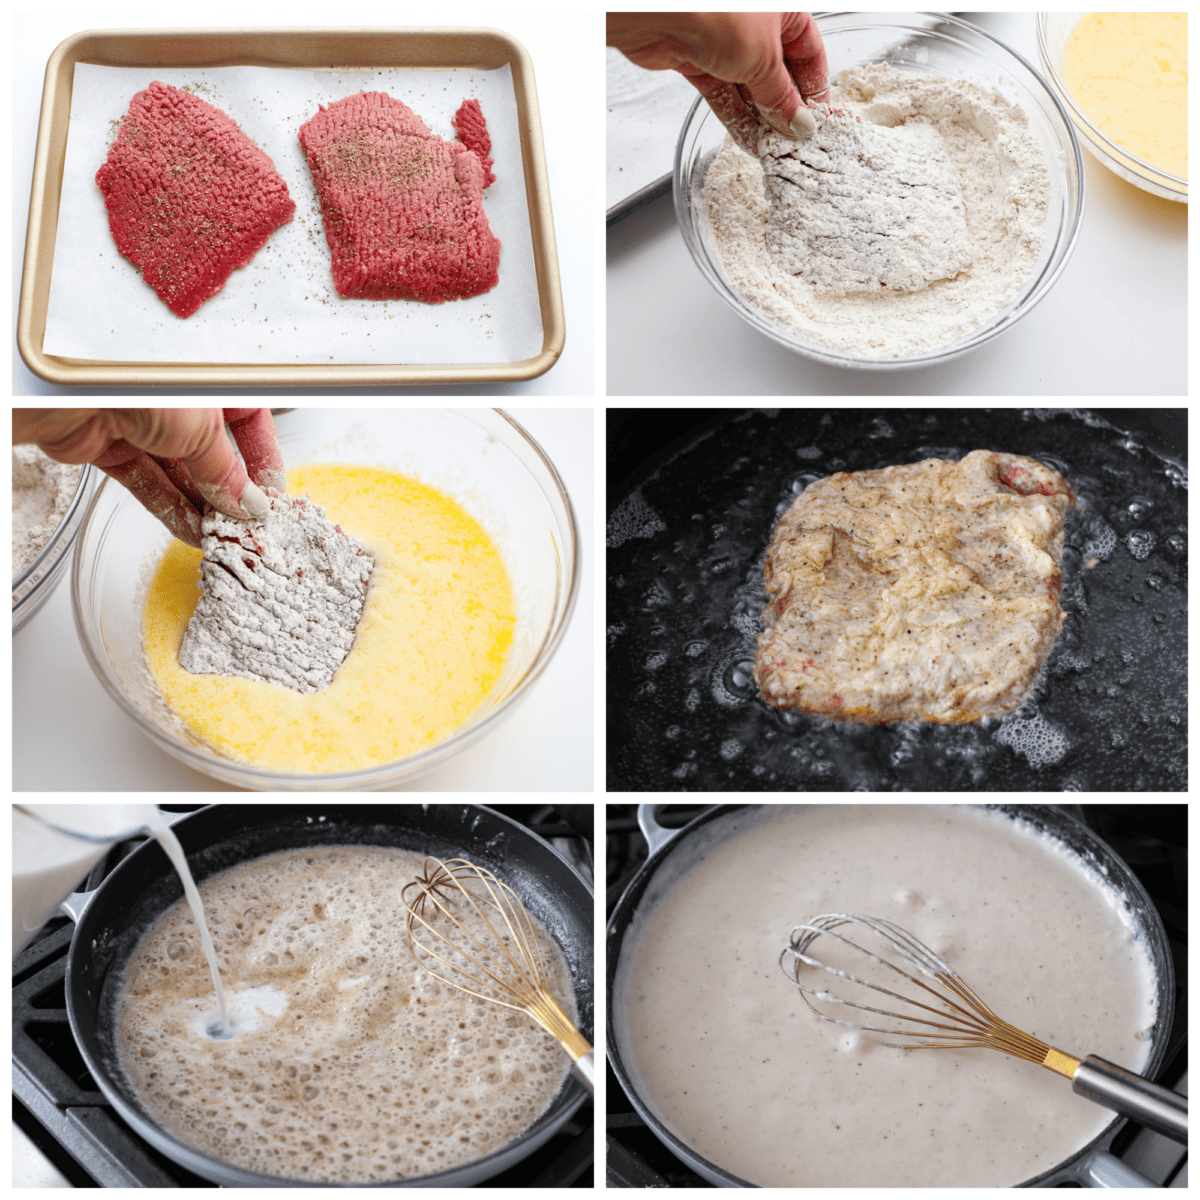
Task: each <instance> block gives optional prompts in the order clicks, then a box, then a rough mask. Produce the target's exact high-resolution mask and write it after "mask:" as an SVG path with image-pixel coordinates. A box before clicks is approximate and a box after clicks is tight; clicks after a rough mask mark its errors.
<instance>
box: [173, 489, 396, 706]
mask: <svg viewBox="0 0 1200 1200" xmlns="http://www.w3.org/2000/svg"><path fill="white" fill-rule="evenodd" d="M268 499H269V500H270V502H271V511H270V513H269V514H268V515H267V516H266V517H265V518H263V520H261V521H236V520H234V519H233V518H232V517H227V516H225V515H224V514H223V513H218V512H211V513H209V514H207V515H206V516H205V518H204V522H203V524H202V526H201V532H202V534H203V536H202V538H201V546H202V548H203V550H204V558H203V559H202V560H201V563H200V589H201V592H202V593H203V594H202V595H201V597H200V601H199V603H198V604H197V605H196V611H195V612H194V613H193V614H192V619H191V620H190V621H189V622H188V627H187V630H186V631H185V632H184V635H183V644H182V645H181V646H180V648H179V665H180V666H181V667H183V669H184V670H185V671H190V672H191V673H192V674H193V675H241V676H243V677H244V678H246V679H259V680H262V681H263V682H264V683H281V684H283V686H284V687H289V688H291V689H292V691H294V692H320V691H324V689H325V688H327V687H328V686H329V685H330V683H332V682H333V676H334V672H335V671H336V670H337V669H338V667H340V666H341V665H342V663H343V662H344V661H345V660H346V655H347V654H349V653H350V649H351V647H352V646H353V645H354V633H355V630H357V628H358V622H359V619H360V618H361V617H362V614H363V604H364V601H365V600H366V596H367V583H368V581H369V579H370V577H371V569H372V568H373V567H374V565H375V560H374V559H373V558H372V557H371V555H370V553H369V552H368V550H367V548H366V547H365V546H364V545H363V544H362V542H360V541H358V540H357V539H356V538H352V537H350V535H349V534H347V533H345V532H344V531H343V529H342V527H341V526H340V525H335V524H334V523H333V522H332V521H330V519H329V518H328V517H327V516H326V515H325V510H324V509H323V508H322V507H321V506H320V505H319V504H313V503H311V502H310V501H309V500H307V499H305V498H303V497H294V496H286V495H283V494H281V493H279V492H276V491H274V490H272V491H270V492H269V494H268Z"/></svg>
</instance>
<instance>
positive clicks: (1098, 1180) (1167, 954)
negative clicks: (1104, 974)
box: [605, 804, 1175, 1187]
mask: <svg viewBox="0 0 1200 1200" xmlns="http://www.w3.org/2000/svg"><path fill="white" fill-rule="evenodd" d="M657 807H658V806H657V805H643V806H642V808H641V810H640V811H639V820H640V821H641V823H642V829H643V832H644V833H645V835H646V839H647V841H648V842H649V844H650V857H649V858H648V859H647V860H646V862H645V863H644V864H643V866H642V868H641V870H640V871H638V873H637V874H636V875H635V876H634V877H633V879H632V880H631V881H630V883H629V886H628V887H627V888H626V889H625V892H624V894H623V895H622V897H621V899H620V901H619V902H618V903H617V906H616V908H615V909H614V910H613V914H612V917H611V918H610V919H609V922H608V931H607V935H606V945H605V949H606V959H607V981H608V1046H607V1054H608V1061H609V1063H610V1064H611V1066H612V1068H613V1071H614V1072H615V1073H616V1075H617V1078H618V1079H619V1080H620V1082H621V1086H622V1087H623V1088H624V1089H625V1093H626V1095H627V1096H628V1097H629V1099H630V1102H631V1103H632V1104H633V1106H634V1108H636V1109H637V1111H638V1113H639V1114H640V1115H641V1117H642V1119H643V1120H644V1121H645V1122H646V1124H647V1125H648V1126H649V1127H650V1129H651V1130H652V1131H653V1132H654V1134H655V1136H656V1137H658V1138H659V1140H660V1141H662V1142H663V1144H664V1145H665V1146H666V1147H667V1148H668V1149H669V1150H670V1151H671V1152H672V1153H673V1154H674V1155H675V1156H676V1157H677V1158H679V1159H681V1160H682V1161H683V1162H685V1163H687V1164H688V1166H690V1167H691V1168H692V1169H693V1170H694V1171H696V1173H697V1174H699V1175H701V1176H703V1177H704V1178H705V1179H707V1180H708V1181H709V1182H710V1183H712V1184H714V1185H715V1186H717V1187H754V1186H755V1185H754V1184H752V1183H748V1182H746V1180H744V1179H740V1178H738V1176H736V1175H731V1174H730V1173H729V1172H728V1171H725V1170H723V1169H722V1168H721V1167H720V1166H719V1165H718V1164H716V1163H712V1162H709V1160H708V1159H706V1158H703V1157H701V1155H699V1154H698V1153H696V1151H694V1150H692V1149H691V1148H690V1147H689V1146H688V1145H687V1144H686V1143H685V1142H683V1141H681V1140H680V1138H679V1137H677V1136H676V1135H675V1134H674V1133H673V1132H672V1131H671V1130H670V1129H668V1128H667V1127H666V1125H664V1124H663V1123H662V1122H661V1121H660V1120H659V1119H658V1117H657V1116H655V1114H654V1112H653V1110H652V1108H651V1107H650V1102H651V1100H652V1098H650V1097H645V1096H642V1095H641V1094H640V1093H639V1092H638V1090H637V1086H636V1085H635V1083H634V1081H633V1078H632V1076H631V1074H630V1071H629V1068H628V1066H627V1065H626V1063H625V1060H624V1058H623V1055H622V1050H621V1030H622V1022H621V997H622V994H623V988H625V987H628V986H631V985H630V984H627V983H626V982H625V981H624V980H623V979H622V980H618V978H617V975H618V969H619V966H620V959H621V951H622V946H623V943H624V940H625V937H626V935H628V934H629V933H630V926H631V925H632V924H633V922H634V918H635V915H636V913H637V908H638V905H639V904H641V903H643V901H644V899H645V897H646V894H647V892H648V891H650V889H651V885H652V884H654V883H655V880H656V877H657V876H658V875H659V873H660V872H661V871H663V869H664V867H666V868H667V869H668V870H670V871H672V872H675V871H677V870H683V869H686V868H687V866H688V865H690V864H691V863H692V862H694V861H696V859H697V857H699V856H702V854H703V850H704V844H705V843H706V841H707V840H708V839H707V836H706V835H707V834H708V833H709V830H708V826H710V825H711V824H712V822H714V821H717V820H720V819H722V818H726V817H730V818H732V817H734V815H735V814H737V813H738V812H743V811H745V810H746V807H747V806H745V805H729V804H726V805H718V806H716V807H714V808H711V809H709V810H708V811H707V812H705V813H702V814H701V815H700V816H698V817H697V818H696V819H695V820H694V821H692V822H691V823H690V824H689V825H687V826H685V827H684V828H683V829H682V830H679V831H674V830H668V829H666V828H665V827H663V826H661V825H659V824H658V822H657V821H656V820H655V817H654V810H655V809H656V808H657ZM987 807H989V808H997V809H999V810H1000V811H1002V812H1004V813H1006V814H1009V815H1011V816H1013V817H1018V818H1020V819H1021V820H1022V821H1026V822H1028V823H1029V824H1031V825H1032V826H1033V827H1034V828H1035V829H1037V830H1039V831H1042V832H1045V833H1047V834H1049V835H1051V836H1052V837H1054V838H1056V839H1058V840H1059V841H1061V842H1063V843H1064V844H1066V845H1067V846H1068V847H1070V849H1071V850H1073V851H1074V852H1075V853H1076V854H1077V855H1078V856H1079V857H1080V858H1082V860H1083V861H1084V862H1085V863H1086V864H1087V865H1088V866H1089V868H1091V869H1092V870H1093V871H1094V872H1096V873H1102V874H1103V876H1104V878H1105V879H1106V880H1107V882H1108V884H1109V886H1111V887H1112V888H1113V889H1114V890H1115V891H1117V892H1118V893H1119V895H1120V896H1121V898H1122V899H1123V900H1124V902H1125V905H1126V907H1127V908H1128V910H1129V912H1130V913H1131V914H1132V916H1133V919H1134V924H1135V928H1136V931H1137V934H1138V936H1139V937H1140V938H1141V939H1142V941H1143V944H1144V945H1145V946H1146V947H1147V949H1148V951H1149V953H1150V955H1151V958H1152V961H1153V965H1154V974H1155V981H1156V984H1157V988H1158V991H1157V1002H1158V1020H1157V1021H1156V1022H1155V1025H1154V1029H1153V1031H1152V1034H1151V1037H1152V1041H1151V1046H1150V1054H1149V1057H1148V1059H1147V1061H1146V1065H1145V1067H1144V1068H1143V1069H1142V1072H1141V1073H1142V1074H1143V1075H1144V1076H1145V1077H1146V1078H1147V1079H1154V1078H1156V1076H1157V1074H1158V1071H1159V1068H1160V1067H1161V1066H1162V1064H1163V1059H1164V1057H1165V1055H1166V1053H1167V1043H1168V1039H1169V1036H1170V1032H1171V1021H1172V1019H1173V1017H1174V1012H1175V968H1174V965H1173V963H1172V959H1171V949H1170V944H1169V942H1168V940H1167V935H1166V930H1165V929H1164V928H1163V924H1162V920H1161V919H1160V917H1159V915H1158V911H1157V910H1156V909H1155V907H1154V904H1153V902H1152V901H1151V899H1150V897H1149V896H1148V895H1147V894H1146V890H1145V888H1143V887H1142V884H1141V881H1140V880H1139V879H1138V878H1137V876H1136V875H1134V874H1133V872H1132V871H1131V870H1130V869H1129V867H1128V866H1127V865H1126V864H1125V863H1124V861H1123V860H1122V859H1121V858H1120V857H1119V856H1118V855H1117V854H1115V853H1114V852H1113V850H1112V849H1111V848H1110V847H1109V846H1108V844H1107V843H1106V842H1104V841H1103V840H1101V839H1100V838H1099V837H1098V836H1097V835H1096V834H1094V833H1093V832H1092V831H1091V830H1090V829H1089V828H1088V827H1087V826H1086V825H1084V824H1083V823H1082V822H1081V821H1078V820H1076V819H1075V817H1073V816H1071V815H1070V814H1069V813H1067V812H1064V811H1063V810H1062V809H1061V808H1058V807H1055V806H1052V805H1030V804H1000V805H988V806H987ZM731 831H732V829H730V830H729V832H731ZM670 878H671V876H668V880H669V879H670ZM667 886H668V887H669V886H670V884H669V882H668V884H667ZM801 915H803V914H801ZM799 919H801V918H800V917H799V916H798V917H797V920H799ZM784 932H785V934H786V931H784ZM773 966H774V965H773V964H771V967H772V969H773ZM676 1017H677V1014H671V1013H664V1014H663V1020H664V1022H669V1021H672V1020H675V1019H676ZM1064 1087H1065V1081H1064ZM1077 1102H1078V1103H1080V1104H1084V1103H1087V1101H1084V1100H1079V1101H1077ZM720 1103H721V1098H720V1096H718V1095H715V1094H714V1096H713V1104H714V1105H719V1104H720ZM1125 1123H1126V1121H1125V1118H1124V1117H1114V1119H1113V1120H1112V1122H1110V1124H1109V1125H1108V1126H1107V1127H1106V1128H1105V1129H1104V1130H1103V1131H1102V1132H1101V1133H1100V1134H1099V1135H1098V1136H1097V1137H1096V1138H1094V1139H1093V1140H1092V1141H1091V1142H1089V1143H1088V1144H1087V1145H1086V1146H1084V1147H1082V1148H1081V1149H1079V1150H1078V1151H1076V1152H1075V1153H1074V1154H1073V1155H1071V1156H1070V1157H1069V1158H1067V1159H1066V1160H1064V1161H1063V1162H1061V1163H1059V1164H1058V1165H1057V1166H1055V1167H1053V1168H1052V1169H1051V1170H1049V1171H1047V1172H1044V1173H1043V1174H1041V1175H1039V1176H1037V1177H1035V1178H1033V1179H1028V1180H1026V1181H1025V1182H1024V1183H1022V1184H1020V1185H1019V1186H1021V1187H1053V1186H1055V1185H1056V1184H1059V1183H1064V1182H1068V1181H1069V1182H1071V1183H1074V1184H1076V1185H1083V1186H1091V1187H1137V1186H1143V1187H1148V1186H1152V1185H1151V1184H1150V1183H1149V1182H1148V1181H1146V1180H1144V1179H1142V1178H1141V1176H1138V1175H1137V1174H1136V1173H1135V1172H1132V1171H1130V1170H1129V1168H1128V1167H1126V1166H1125V1165H1124V1164H1123V1163H1122V1162H1121V1161H1120V1159H1117V1158H1114V1157H1113V1156H1112V1155H1110V1154H1109V1153H1108V1149H1109V1147H1110V1146H1111V1145H1112V1142H1113V1139H1114V1138H1115V1137H1116V1136H1117V1134H1118V1133H1119V1132H1120V1131H1121V1129H1122V1127H1123V1126H1124V1125H1125Z"/></svg>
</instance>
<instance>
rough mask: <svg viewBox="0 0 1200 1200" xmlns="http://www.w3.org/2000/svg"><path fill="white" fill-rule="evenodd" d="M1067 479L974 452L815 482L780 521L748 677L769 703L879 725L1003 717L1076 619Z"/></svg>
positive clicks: (1014, 459) (1017, 460)
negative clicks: (1066, 574)
mask: <svg viewBox="0 0 1200 1200" xmlns="http://www.w3.org/2000/svg"><path fill="white" fill-rule="evenodd" d="M1074 503H1075V497H1074V494H1073V493H1072V491H1071V489H1070V487H1069V486H1068V485H1067V481H1066V480H1065V479H1063V477H1062V476H1061V475H1060V474H1059V473H1058V472H1057V471H1053V470H1051V469H1050V468H1049V467H1046V466H1043V465H1042V464H1041V463H1039V462H1037V461H1035V460H1034V459H1032V458H1026V457H1024V456H1022V455H1019V454H994V453H992V452H990V451H987V450H975V451H973V452H972V453H970V454H968V455H967V456H966V458H964V459H963V460H962V461H961V462H948V461H946V460H943V459H940V458H927V459H925V460H924V461H923V462H918V463H909V464H906V465H904V466H899V467H884V468H883V469H882V470H878V471H855V472H853V473H852V474H847V473H846V472H839V473H838V474H836V475H831V476H830V477H829V478H828V479H820V480H818V481H817V482H816V483H813V484H810V485H809V486H808V487H807V488H805V489H804V491H803V492H801V493H800V495H799V496H797V497H796V499H795V501H794V502H793V504H792V506H791V507H790V508H789V509H788V510H787V512H785V513H784V514H783V516H782V517H780V519H779V523H778V524H777V525H776V526H775V534H774V536H773V537H772V539H771V544H770V546H769V547H768V549H767V559H766V567H765V569H764V576H765V579H766V587H767V591H768V592H769V593H770V594H771V597H772V599H771V602H770V603H769V604H768V605H767V607H766V609H765V611H764V612H763V623H764V624H765V626H766V629H765V631H764V632H763V633H762V634H760V635H759V639H758V656H757V659H756V661H755V664H754V678H755V680H756V681H757V683H758V686H759V689H760V691H761V692H762V697H763V699H764V700H766V702H767V703H768V704H773V705H774V706H775V707H776V708H784V709H798V710H800V711H801V712H806V713H811V714H814V715H819V716H825V717H830V718H834V719H840V720H847V721H858V722H862V723H864V724H877V723H880V722H885V721H905V720H912V719H920V720H923V721H935V722H939V723H941V724H959V723H962V722H966V721H978V720H980V719H981V718H983V717H995V716H1002V715H1004V714H1005V713H1009V712H1012V711H1013V710H1014V709H1016V708H1017V707H1019V706H1020V704H1021V703H1022V701H1023V700H1024V699H1025V697H1026V696H1027V695H1028V694H1029V693H1030V691H1031V690H1032V688H1033V686H1034V684H1035V683H1036V681H1037V679H1038V676H1039V674H1040V672H1041V670H1042V666H1043V664H1044V663H1045V660H1046V656H1047V655H1048V654H1049V653H1050V650H1051V648H1052V647H1053V645H1054V641H1055V639H1056V638H1057V637H1058V633H1059V630H1060V629H1061V628H1062V625H1063V621H1064V620H1065V619H1066V614H1065V613H1064V612H1063V610H1062V607H1061V605H1060V604H1059V596H1060V594H1061V591H1062V576H1061V568H1062V551H1063V516H1064V514H1065V513H1066V511H1067V509H1069V508H1070V507H1071V505H1072V504H1074Z"/></svg>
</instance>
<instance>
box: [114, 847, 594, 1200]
mask: <svg viewBox="0 0 1200 1200" xmlns="http://www.w3.org/2000/svg"><path fill="white" fill-rule="evenodd" d="M422 863H423V859H422V856H421V855H418V854H414V853H409V852H407V851H403V850H394V849H384V848H377V847H358V846H354V847H351V846H345V847H322V848H318V849H308V850H288V851H283V852H281V853H278V854H271V855H267V856H266V857H264V858H259V859H256V860H254V861H252V862H249V863H244V864H242V865H241V866H238V867H234V868H232V869H231V870H229V871H226V872H224V873H222V874H220V875H216V876H213V877H212V878H211V879H209V880H207V881H206V882H205V883H204V884H203V885H202V886H201V888H200V891H201V894H202V896H203V898H204V905H205V910H206V912H207V915H208V924H209V928H210V931H211V932H212V935H213V941H214V943H215V945H216V951H217V958H218V960H219V963H220V968H221V974H222V977H223V979H224V981H225V988H226V992H227V994H228V996H229V999H230V1010H231V1014H232V1021H233V1026H234V1036H233V1037H232V1038H229V1039H226V1040H219V1039H216V1038H213V1037H211V1036H209V1034H208V1032H207V1031H209V1030H211V1029H212V1028H213V1016H214V1013H215V1001H214V998H213V989H212V980H211V978H210V977H209V974H208V971H207V968H206V966H205V963H204V956H203V954H202V953H201V950H200V938H199V935H198V930H197V928H196V925H195V924H194V922H193V921H192V918H191V915H190V913H189V912H188V910H187V908H186V907H185V906H184V905H182V904H179V905H176V906H175V907H174V908H172V909H170V910H169V911H168V912H166V913H165V914H164V915H163V916H162V917H160V918H159V920H158V921H157V922H156V923H155V925H154V926H153V927H152V928H151V929H150V930H149V931H148V932H147V933H146V935H145V936H144V937H143V938H142V940H141V942H140V943H139V945H138V948H137V950H136V952H135V954H134V956H133V958H132V959H131V961H130V964H129V967H128V968H127V970H126V975H125V980H124V985H123V990H122V996H121V1001H120V1005H119V1011H118V1048H119V1057H120V1061H121V1067H122V1069H123V1071H124V1073H125V1075H126V1077H127V1079H128V1081H129V1083H130V1084H131V1086H132V1087H133V1088H134V1090H135V1091H136V1092H137V1094H138V1095H139V1097H140V1098H141V1100H142V1102H143V1104H144V1105H145V1107H146V1108H147V1109H148V1110H149V1111H150V1113H151V1114H152V1115H153V1116H154V1118H155V1119H156V1120H157V1121H158V1122H159V1123H160V1124H161V1125H163V1126H164V1127H165V1128H166V1129H168V1130H169V1131H170V1132H172V1133H173V1134H174V1135H175V1136H176V1137H178V1138H180V1139H181V1140H182V1141H184V1142H187V1143H188V1144H189V1145H191V1146H194V1147H195V1148H196V1149H198V1150H201V1151H203V1152H204V1153H206V1154H210V1155H212V1156H213V1157H214V1158H218V1159H221V1160H223V1161H225V1162H228V1163H231V1164H233V1165H234V1166H237V1167H242V1168H244V1169H246V1170H249V1171H257V1172H261V1173H263V1174H267V1175H275V1176H281V1177H283V1178H287V1179H297V1180H304V1181H319V1182H327V1183H352V1182H372V1181H376V1182H382V1181H387V1180H394V1179H401V1178H408V1177H411V1176H420V1175H427V1174H431V1173H433V1172H436V1171H443V1170H447V1169H449V1168H451V1167H455V1166H459V1165H461V1164H462V1163H465V1162H470V1161H472V1160H474V1159H478V1158H482V1157H484V1156H485V1155H487V1154H490V1153H491V1152H493V1151H494V1150H497V1149H499V1148H500V1147H501V1146H503V1145H505V1144H506V1143H508V1142H510V1141H512V1140H513V1139H514V1138H515V1137H516V1136H517V1135H518V1134H520V1133H521V1131H522V1130H524V1129H525V1128H526V1127H527V1126H528V1125H530V1124H531V1123H532V1122H533V1121H534V1120H535V1119H536V1118H537V1117H538V1116H540V1115H541V1114H542V1113H543V1112H544V1111H545V1110H546V1109H547V1108H548V1107H549V1105H550V1103H551V1101H552V1100H553V1099H554V1096H555V1094H556V1093H557V1091H558V1089H559V1087H560V1086H561V1084H562V1082H563V1080H564V1079H565V1078H566V1076H567V1073H568V1071H569V1069H570V1059H569V1058H568V1057H567V1055H566V1054H565V1053H564V1052H563V1050H562V1049H561V1047H560V1046H559V1045H558V1043H557V1042H556V1041H555V1040H554V1039H553V1038H551V1037H550V1036H549V1035H548V1034H546V1033H545V1032H543V1031H542V1030H541V1029H540V1028H539V1027H538V1026H537V1025H535V1024H534V1022H533V1021H532V1020H531V1019H530V1018H528V1017H526V1016H525V1015H524V1014H523V1013H517V1012H513V1011H512V1010H510V1009H506V1008H501V1007H500V1006H498V1005H496V1004H491V1003H488V1002H486V1001H483V1000H479V999H476V998H475V997H472V996H468V995H465V994H463V993H461V992H459V991H457V990H455V989H454V988H450V987H447V986H446V985H445V984H443V983H440V982H439V981H437V980H436V979H434V978H433V977H432V976H430V975H429V974H427V973H426V972H425V971H424V970H422V969H421V968H420V966H419V965H418V964H417V962H416V960H415V959H414V957H413V954H412V951H411V948H410V946H409V942H408V935H407V932H406V931H405V909H404V905H403V903H402V901H401V897H400V889H401V887H402V886H403V885H404V884H405V883H406V882H407V881H408V880H410V879H412V878H414V877H415V876H417V875H419V874H421V870H422ZM542 945H543V948H544V950H545V951H546V955H547V958H548V960H549V967H550V971H551V974H552V977H553V990H554V992H555V995H556V996H558V997H559V998H560V1000H562V1001H564V1002H565V1006H566V1007H567V1008H568V1011H569V1012H570V1013H571V1014H572V1015H573V1013H574V1007H573V1003H572V988H571V982H570V975H569V972H568V969H567V966H566V963H565V962H564V961H563V958H562V955H561V954H560V953H559V951H558V949H557V947H555V946H554V944H553V942H552V940H551V939H550V938H549V936H544V937H543V938H542Z"/></svg>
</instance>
